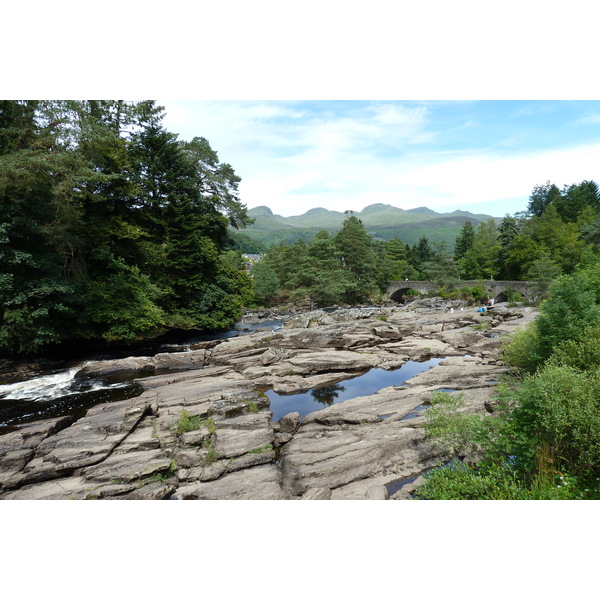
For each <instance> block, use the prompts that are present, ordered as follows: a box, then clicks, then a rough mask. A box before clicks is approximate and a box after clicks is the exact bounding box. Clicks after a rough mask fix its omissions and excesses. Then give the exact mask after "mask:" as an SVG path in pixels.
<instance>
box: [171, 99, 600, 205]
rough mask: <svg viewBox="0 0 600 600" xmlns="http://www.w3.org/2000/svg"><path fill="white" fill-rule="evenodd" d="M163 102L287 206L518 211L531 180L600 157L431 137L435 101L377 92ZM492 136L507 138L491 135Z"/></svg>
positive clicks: (272, 199)
mask: <svg viewBox="0 0 600 600" xmlns="http://www.w3.org/2000/svg"><path fill="white" fill-rule="evenodd" d="M164 104H165V106H166V108H167V119H166V120H165V126H166V127H167V128H168V129H169V130H170V131H174V132H179V133H180V134H181V138H183V139H191V138H192V137H193V136H194V135H201V136H203V137H206V138H207V139H208V140H209V142H210V144H211V146H212V147H213V149H214V150H216V151H217V152H218V154H219V158H220V160H221V161H224V162H228V163H230V164H232V165H233V167H234V169H235V171H236V173H238V174H239V175H240V177H241V178H242V182H241V184H240V195H241V199H242V201H243V202H244V203H245V204H246V205H247V206H248V207H249V208H252V207H254V206H259V205H267V206H269V207H270V208H271V209H272V210H273V211H274V212H275V213H278V214H282V215H285V216H289V215H297V214H302V213H304V212H305V211H306V210H309V209H310V208H314V207H317V206H323V207H325V208H328V209H331V210H339V211H344V210H361V209H362V208H364V207H365V206H367V205H369V204H373V203H377V202H383V203H387V204H392V205H395V206H399V207H401V208H405V209H408V208H415V207H417V206H427V207H429V208H432V209H434V210H438V211H441V212H446V211H448V210H455V209H457V208H462V209H465V210H471V207H477V210H476V211H475V212H488V211H485V210H483V209H484V207H485V205H494V206H504V204H503V202H504V201H507V200H510V199H514V200H515V203H514V206H513V207H511V208H510V209H508V208H507V209H506V211H505V210H504V209H502V213H501V214H503V213H504V212H516V211H518V210H524V209H525V208H526V204H527V198H528V196H529V194H530V192H531V190H532V189H533V186H535V185H537V184H541V183H544V182H545V181H546V180H550V181H552V182H553V183H556V184H557V185H558V186H559V187H561V186H562V185H565V184H567V185H568V184H571V183H577V182H580V181H582V180H584V179H595V180H597V177H596V172H597V168H598V165H599V164H600V144H590V145H581V146H576V147H575V146H572V147H570V148H565V149H553V150H540V151H537V152H529V153H524V152H521V153H518V152H517V150H516V149H513V153H512V154H511V155H510V156H505V155H501V154H499V153H493V152H489V151H486V150H478V151H477V150H471V151H470V152H467V151H466V150H464V149H463V148H461V147H450V148H448V147H442V146H439V145H438V146H433V145H431V144H429V142H432V141H439V140H440V139H441V138H442V133H441V132H439V131H438V130H436V129H435V128H434V127H433V125H432V121H431V115H430V109H429V108H427V107H424V106H418V105H408V106H407V105H402V104H400V103H387V102H384V103H381V102H372V103H369V104H366V103H365V104H362V103H361V104H348V105H344V106H342V107H339V106H338V107H334V106H332V110H331V111H329V110H328V108H329V107H327V106H325V110H321V111H319V112H317V111H315V110H313V107H312V106H311V105H306V104H303V103H294V102H238V101H234V102H216V101H215V102H201V103H194V102H189V103H180V102H176V103H170V102H169V103H164ZM334 108H335V109H340V110H339V112H334V110H333V109H334ZM476 125H477V127H479V126H480V123H475V122H474V121H468V120H465V121H464V122H463V123H458V124H454V126H453V127H450V128H449V129H447V130H446V132H445V133H444V134H443V136H444V139H446V140H447V139H449V138H448V136H449V135H451V132H452V129H455V130H457V131H458V130H463V131H464V130H468V129H469V128H472V127H475V126H476ZM449 132H450V133H449ZM508 138H509V136H507V137H506V138H505V139H508ZM492 144H495V145H496V147H500V145H501V144H499V143H498V142H496V140H492V139H490V145H492Z"/></svg>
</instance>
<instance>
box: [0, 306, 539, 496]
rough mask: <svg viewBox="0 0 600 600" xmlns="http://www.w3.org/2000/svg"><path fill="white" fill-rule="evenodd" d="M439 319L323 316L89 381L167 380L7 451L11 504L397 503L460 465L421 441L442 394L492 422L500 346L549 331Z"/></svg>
mask: <svg viewBox="0 0 600 600" xmlns="http://www.w3.org/2000/svg"><path fill="white" fill-rule="evenodd" d="M438 304H439V303H438ZM438 304H435V303H432V302H429V303H425V304H423V303H421V304H419V303H415V304H414V305H411V306H409V307H406V308H405V307H393V308H392V307H387V308H377V307H370V308H368V309H349V310H346V311H344V310H338V311H335V312H327V313H326V312H325V311H314V312H313V313H306V314H304V315H298V316H295V317H294V318H292V319H290V320H288V322H287V323H286V327H285V328H284V329H281V330H280V331H276V332H268V331H267V332H260V333H255V334H250V335H247V336H244V337H239V338H230V339H228V340H226V341H223V342H221V343H217V342H215V343H211V344H206V345H205V346H204V347H203V348H201V349H198V350H193V351H189V352H178V353H164V354H161V355H157V356H154V357H141V358H140V357H137V358H129V359H122V360H115V361H101V362H98V363H95V364H91V365H88V366H86V367H85V368H84V369H82V371H81V373H80V374H79V376H80V377H102V378H105V379H111V378H113V379H115V380H119V379H122V378H123V377H124V376H129V377H136V376H137V377H139V376H140V375H151V376H148V377H144V378H141V379H138V383H140V384H141V386H142V387H143V389H144V391H143V393H142V394H141V395H139V396H138V397H136V398H132V399H129V400H123V401H118V402H110V403H104V404H99V405H97V406H95V407H93V408H91V409H90V410H88V411H87V413H86V414H85V416H84V417H82V418H79V419H75V418H70V417H62V418H58V419H47V420H44V421H39V422H36V423H30V424H25V425H20V426H17V427H15V428H14V430H13V431H10V432H9V433H5V434H4V435H0V499H214V500H219V499H305V500H309V499H313V500H321V499H323V500H324V499H332V500H341V499H372V500H383V499H387V498H388V497H389V494H388V492H387V487H386V486H388V484H390V482H394V481H397V480H400V479H403V478H407V477H416V476H418V475H419V474H420V473H422V472H423V471H424V470H426V469H428V468H430V467H432V466H435V465H437V464H439V463H440V462H441V461H442V460H444V459H445V458H447V457H444V456H442V455H441V454H440V452H439V451H438V450H437V449H436V448H435V447H434V446H433V445H432V444H431V443H430V442H429V441H428V440H426V439H425V435H424V431H423V429H422V427H421V424H422V422H423V415H424V412H425V410H426V407H427V405H428V403H429V401H430V399H431V395H432V394H433V392H434V391H435V390H437V389H439V388H451V389H452V390H456V392H453V393H463V394H464V397H465V400H466V407H467V410H473V411H480V412H482V413H483V412H485V408H484V403H486V402H487V403H489V402H490V401H491V399H492V396H493V393H494V389H495V386H496V383H497V380H498V377H499V376H500V375H501V374H502V373H503V372H505V370H506V369H505V367H504V366H503V365H502V364H501V363H500V362H499V359H498V355H499V348H500V344H501V343H502V341H503V339H505V338H506V337H507V336H509V335H510V334H511V333H512V331H514V329H515V328H516V327H518V326H520V325H523V324H526V323H528V322H530V321H531V320H532V319H533V318H534V317H535V311H534V310H532V309H530V308H521V309H512V310H508V309H506V308H505V307H503V306H501V305H500V306H497V307H496V309H495V311H494V312H493V314H492V315H489V314H488V315H484V316H481V315H479V314H477V313H476V311H475V309H473V308H470V309H467V310H463V311H460V310H459V309H457V310H456V311H454V312H452V313H451V312H449V311H448V310H447V308H444V307H443V306H444V305H443V304H441V306H442V308H440V306H438ZM492 334H493V335H492ZM432 356H437V357H445V358H444V360H442V361H441V362H440V364H439V365H438V366H435V367H433V368H431V369H429V370H428V371H425V372H423V373H421V374H419V375H417V376H415V377H413V378H412V379H410V380H408V381H407V382H405V383H404V384H403V385H401V386H398V387H396V386H391V387H386V388H384V389H381V390H379V391H378V392H377V393H374V394H371V395H367V396H362V397H356V398H353V399H349V400H346V401H344V402H340V403H338V404H333V405H331V406H328V407H326V408H323V409H321V410H318V411H315V412H312V413H310V414H308V415H306V416H305V417H304V418H301V416H300V413H298V412H292V413H290V414H288V415H286V416H285V417H283V418H282V419H281V420H280V422H279V423H274V422H273V421H272V413H271V411H270V406H269V400H268V398H266V396H265V395H264V394H263V393H262V392H261V391H260V390H261V389H263V390H264V389H268V388H273V389H274V390H275V391H278V392H280V393H292V392H294V393H295V392H300V391H307V390H310V389H312V388H314V387H316V386H322V385H326V384H329V383H332V382H338V381H340V379H343V378H348V377H351V376H355V375H357V374H358V373H360V372H364V371H367V370H368V369H371V368H373V367H377V368H383V369H388V370H390V369H396V368H398V367H400V366H402V365H403V364H404V363H406V362H407V361H409V360H421V359H425V358H429V357H432ZM409 489H412V488H410V487H409V486H407V487H406V488H404V489H403V490H402V491H401V492H398V493H394V494H393V495H392V496H391V497H392V498H393V499H405V498H410V495H409V494H408V492H407V490H409Z"/></svg>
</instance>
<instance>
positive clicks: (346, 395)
mask: <svg viewBox="0 0 600 600" xmlns="http://www.w3.org/2000/svg"><path fill="white" fill-rule="evenodd" d="M442 360H444V359H443V358H430V359H429V360H426V361H423V362H416V361H412V360H410V361H408V362H407V363H406V364H404V365H402V366H401V367H400V368H399V369H395V370H393V371H385V370H384V369H371V370H370V371H368V372H367V373H364V374H362V375H358V376H356V377H353V378H352V379H345V380H344V381H341V382H339V383H335V384H333V385H327V386H322V387H317V388H314V389H312V390H309V391H308V392H304V393H302V394H291V395H289V394H287V395H285V394H278V393H276V392H274V391H273V390H267V391H266V392H265V394H266V395H267V396H268V398H269V400H270V401H271V412H272V413H273V421H279V419H281V417H283V416H284V415H286V414H288V413H290V412H294V411H298V412H299V413H300V416H301V417H305V416H306V415H307V414H308V413H311V412H313V411H315V410H320V409H322V408H325V407H327V406H331V405H332V404H337V403H339V402H343V401H344V400H349V399H351V398H357V397H358V396H370V395H372V394H375V393H376V392H377V391H379V390H380V389H382V388H385V387H389V386H392V385H395V386H400V385H402V384H403V383H404V382H405V381H407V380H408V379H410V378H411V377H414V376H415V375H418V374H419V373H422V372H423V371H426V370H427V369H431V368H432V367H435V366H436V365H439V364H440V362H441V361H442ZM382 416H384V417H385V415H382Z"/></svg>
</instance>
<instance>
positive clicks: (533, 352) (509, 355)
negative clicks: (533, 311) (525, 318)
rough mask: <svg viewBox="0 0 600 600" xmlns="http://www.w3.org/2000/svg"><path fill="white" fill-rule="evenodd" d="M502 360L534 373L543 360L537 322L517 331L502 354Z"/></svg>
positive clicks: (506, 344)
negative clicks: (540, 352) (540, 353)
mask: <svg viewBox="0 0 600 600" xmlns="http://www.w3.org/2000/svg"><path fill="white" fill-rule="evenodd" d="M500 357H501V359H502V360H503V361H504V362H505V363H506V364H508V365H510V366H512V367H516V368H517V369H520V370H521V371H524V372H525V373H534V372H535V370H536V369H537V367H538V365H539V364H540V363H541V361H542V358H541V356H540V355H539V340H538V332H537V325H536V323H535V322H533V323H530V324H529V325H527V326H526V327H523V328H520V329H517V331H515V332H514V333H513V334H512V336H511V337H510V339H509V340H508V341H507V342H504V345H503V346H502V350H501V353H500Z"/></svg>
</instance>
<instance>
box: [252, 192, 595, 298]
mask: <svg viewBox="0 0 600 600" xmlns="http://www.w3.org/2000/svg"><path fill="white" fill-rule="evenodd" d="M599 207H600V192H599V191H598V186H597V185H596V184H595V183H594V182H593V181H584V182H582V183H580V184H573V185H570V186H568V187H565V189H564V190H563V191H562V192H561V191H560V190H559V189H558V188H557V187H556V186H554V185H551V184H549V183H547V184H546V185H544V186H536V187H535V188H534V190H533V192H532V194H531V197H530V202H529V209H528V211H527V212H525V213H517V214H515V215H506V216H505V217H504V218H502V219H490V220H488V221H485V222H481V223H479V224H478V225H477V226H476V227H475V226H474V225H473V222H472V221H471V220H466V221H465V223H464V225H463V227H462V229H461V231H460V233H459V235H458V237H457V238H456V240H455V243H454V247H453V249H451V248H449V247H448V246H447V244H446V243H444V242H433V243H430V242H429V240H428V239H427V237H424V236H423V237H421V238H420V239H419V241H418V242H417V243H415V244H413V245H412V246H410V245H409V244H407V243H404V242H403V241H402V240H400V239H398V238H392V239H390V240H387V241H383V240H380V239H377V238H374V237H372V236H371V235H370V234H369V233H368V232H367V230H366V228H365V226H364V225H363V223H362V221H361V220H360V219H359V218H357V217H356V216H355V215H353V214H352V213H351V212H348V213H346V219H345V221H344V223H343V226H342V228H341V230H339V231H338V232H336V233H335V234H331V233H329V232H328V231H327V230H321V231H319V232H318V233H317V234H316V235H314V237H312V238H311V239H310V240H309V241H306V240H304V239H303V238H300V239H297V240H296V241H295V242H294V243H287V244H286V243H283V242H280V243H279V244H276V245H274V246H272V247H271V248H269V249H268V250H266V251H264V252H263V254H264V259H263V260H264V262H266V263H267V264H268V265H269V267H270V269H269V270H266V269H265V270H262V269H261V270H258V271H256V272H255V273H254V283H255V291H257V290H258V293H256V299H257V301H258V302H259V303H269V302H282V301H286V300H291V301H294V302H302V301H308V302H309V303H310V305H312V306H326V305H328V304H336V303H354V302H364V301H367V300H369V299H371V300H376V299H377V297H378V294H379V293H381V292H382V291H383V290H384V289H385V284H386V282H388V281H394V280H403V279H411V280H427V281H432V282H434V283H436V284H437V287H438V293H439V294H440V295H442V296H444V297H451V296H452V294H453V293H454V294H455V295H456V294H458V293H459V292H458V290H457V289H455V288H456V285H455V284H456V283H458V281H459V280H463V281H464V280H474V281H480V282H483V281H484V280H489V279H496V280H525V281H530V282H531V285H532V288H533V289H534V291H535V296H536V298H537V300H543V299H545V298H547V297H548V293H549V288H550V285H551V284H552V282H553V281H554V280H555V279H556V278H557V277H558V276H560V275H568V274H571V273H574V271H575V270H576V269H577V267H578V266H580V265H583V264H585V263H586V261H588V260H594V256H596V254H597V252H598V248H599V247H600V208H599ZM248 247H251V246H248ZM245 251H246V252H248V250H245ZM263 273H265V274H266V275H265V276H266V277H267V279H268V281H263ZM266 288H268V289H266ZM483 294H485V289H484V287H482V289H481V292H480V293H478V292H477V290H475V289H474V290H473V293H472V294H471V296H470V297H471V298H472V299H473V300H475V301H479V300H480V296H481V297H482V295H483Z"/></svg>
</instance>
